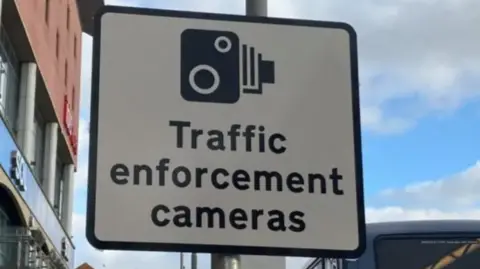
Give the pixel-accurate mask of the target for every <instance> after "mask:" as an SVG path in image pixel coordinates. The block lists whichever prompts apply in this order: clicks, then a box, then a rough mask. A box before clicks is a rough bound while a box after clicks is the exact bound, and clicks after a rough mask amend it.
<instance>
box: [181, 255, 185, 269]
mask: <svg viewBox="0 0 480 269" xmlns="http://www.w3.org/2000/svg"><path fill="white" fill-rule="evenodd" d="M184 268H185V266H184V265H183V252H180V269H184Z"/></svg>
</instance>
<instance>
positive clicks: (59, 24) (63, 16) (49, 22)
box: [15, 0, 82, 159]
mask: <svg viewBox="0 0 480 269" xmlns="http://www.w3.org/2000/svg"><path fill="white" fill-rule="evenodd" d="M15 3H16V5H17V9H18V11H19V13H20V18H21V20H22V21H23V24H24V27H25V29H26V32H27V36H28V38H29V40H30V44H31V46H32V49H33V53H34V55H35V58H36V60H37V63H38V68H39V70H40V73H41V75H42V77H43V80H44V81H45V85H46V86H47V89H48V91H49V94H50V98H51V99H52V101H53V103H54V109H55V111H56V114H57V117H58V119H59V122H60V125H61V126H62V130H63V134H64V136H66V128H65V126H64V124H63V122H64V96H65V94H67V96H68V100H69V102H70V103H71V110H72V116H73V125H74V127H73V130H74V134H76V135H77V136H78V119H79V99H80V98H79V97H80V91H81V89H80V73H81V59H82V55H81V50H82V39H81V38H82V35H81V34H82V31H81V25H80V20H79V16H78V11H77V5H76V0H15ZM47 4H48V5H49V10H48V15H47V14H46V12H47V11H46V9H47ZM67 10H68V11H67ZM67 14H69V15H67ZM67 17H69V23H68V24H67ZM67 28H68V29H67ZM57 33H58V37H59V38H58V52H57ZM65 63H67V69H66V70H65ZM65 76H67V78H66V79H65ZM65 80H66V83H65ZM65 138H66V139H67V141H69V140H68V138H67V137H65ZM69 144H70V143H69ZM74 159H76V157H74Z"/></svg>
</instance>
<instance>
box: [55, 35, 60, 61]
mask: <svg viewBox="0 0 480 269" xmlns="http://www.w3.org/2000/svg"><path fill="white" fill-rule="evenodd" d="M55 55H57V58H58V56H59V55H60V33H58V30H57V34H56V35H55Z"/></svg>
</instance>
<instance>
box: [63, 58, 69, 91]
mask: <svg viewBox="0 0 480 269" xmlns="http://www.w3.org/2000/svg"><path fill="white" fill-rule="evenodd" d="M64 68H65V77H64V83H65V86H67V84H68V62H67V60H65V66H64Z"/></svg>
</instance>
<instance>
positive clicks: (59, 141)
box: [0, 0, 81, 269]
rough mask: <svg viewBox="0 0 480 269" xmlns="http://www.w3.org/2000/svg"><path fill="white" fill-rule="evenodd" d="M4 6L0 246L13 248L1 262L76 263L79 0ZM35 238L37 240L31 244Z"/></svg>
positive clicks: (51, 268) (0, 8)
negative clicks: (75, 216)
mask: <svg viewBox="0 0 480 269" xmlns="http://www.w3.org/2000/svg"><path fill="white" fill-rule="evenodd" d="M0 14H1V16H0V19H1V20H0V195H2V197H1V199H0V208H2V210H1V217H2V219H1V222H2V223H1V227H0V228H1V229H0V252H2V253H8V255H7V256H9V257H5V255H2V253H0V256H2V257H1V258H2V259H0V268H4V267H2V266H5V264H3V265H2V264H1V263H2V262H5V261H6V260H8V262H12V261H15V260H18V262H22V263H25V262H27V260H30V261H32V259H33V260H34V261H35V262H38V263H39V266H40V265H42V266H47V267H42V268H48V269H56V268H65V267H64V266H66V267H67V268H68V269H73V265H74V244H73V240H72V238H71V236H72V209H73V184H74V182H73V173H74V169H75V165H76V156H75V154H74V152H75V150H74V149H75V148H76V141H77V140H76V139H75V134H77V133H78V118H79V95H80V73H81V71H80V70H81V27H80V22H79V16H78V11H77V7H76V1H75V0H0ZM65 100H67V101H68V102H67V106H65ZM66 108H68V109H69V110H70V112H71V116H72V117H70V119H71V122H70V124H69V125H68V126H69V127H68V128H67V124H66V123H65V111H66V110H67V109H66ZM42 114H43V115H42ZM67 129H68V130H67ZM71 134H73V136H72V135H71ZM72 138H73V139H72ZM72 143H73V144H72ZM72 145H74V146H72ZM7 194H8V195H7ZM7 196H8V197H7ZM12 201H13V202H12ZM13 205H15V206H13ZM15 216H20V217H15ZM7 219H8V220H9V221H5V220H7ZM15 219H20V220H21V221H11V220H15ZM7 237H8V240H10V241H9V242H7V243H6V242H5V240H7V239H6V238H7ZM14 239H15V240H17V241H18V242H13V243H12V242H11V240H14ZM32 240H33V241H32ZM31 242H36V244H37V247H35V248H34V249H30V248H32V247H31ZM5 250H9V251H6V252H5ZM32 253H33V254H32ZM25 255H30V256H28V257H26V256H25ZM24 256H25V257H24ZM25 258H28V259H25ZM9 266H10V267H9ZM7 268H11V264H8V265H7ZM15 268H16V267H15ZM29 268H30V267H29ZM32 268H37V267H32ZM38 268H41V267H38Z"/></svg>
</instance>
